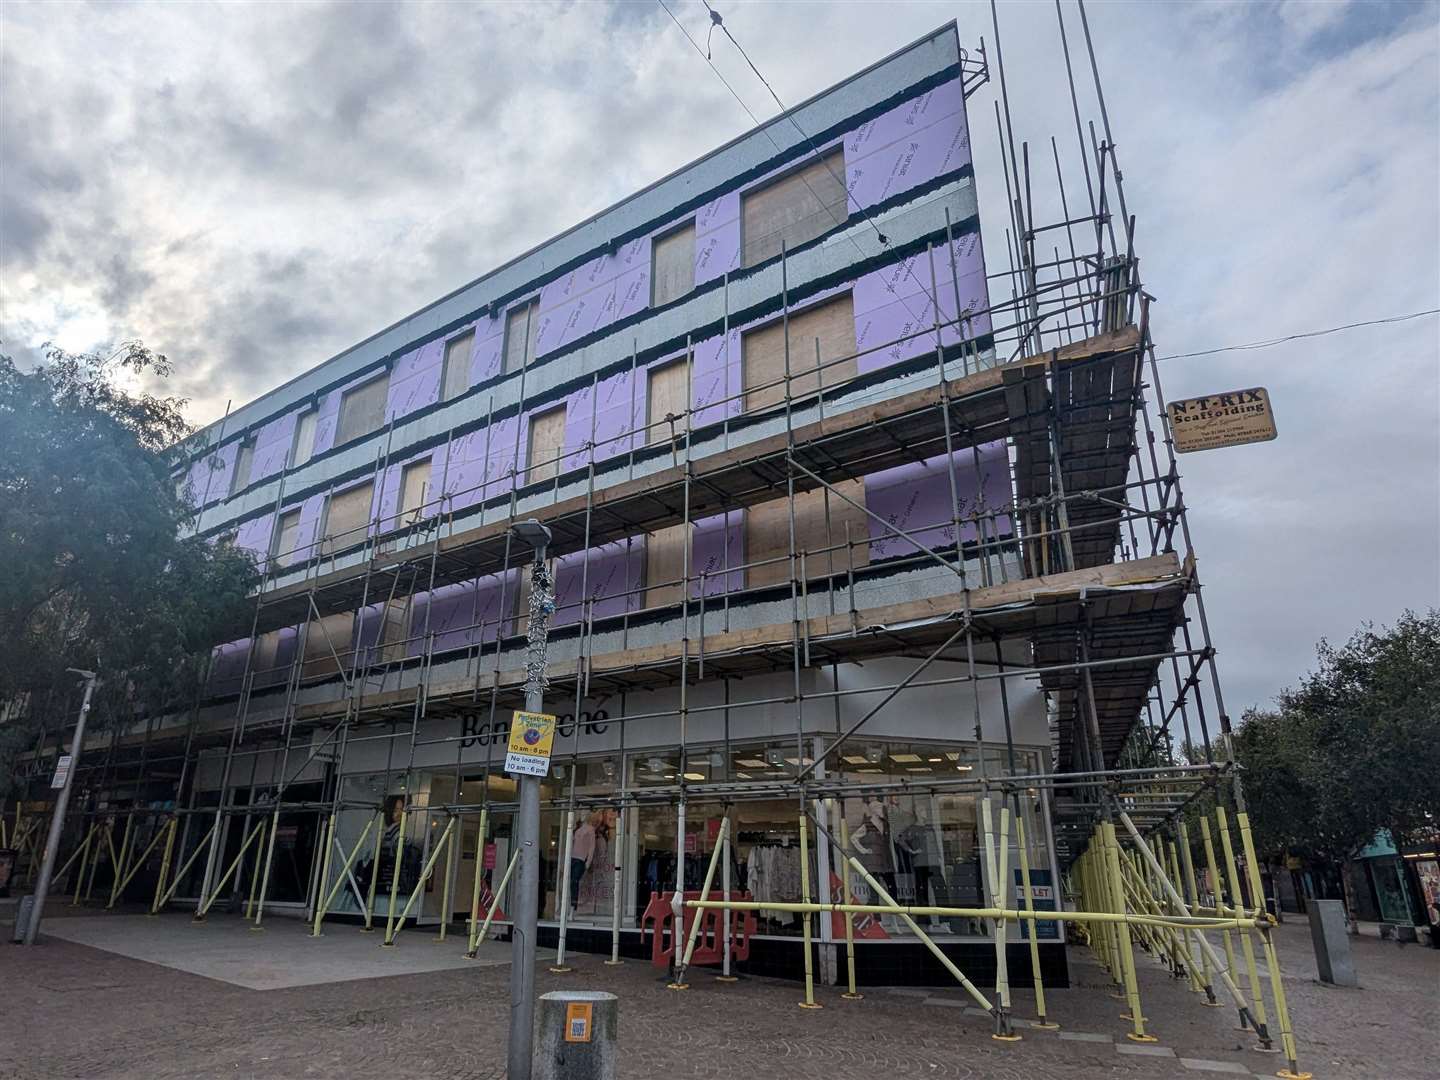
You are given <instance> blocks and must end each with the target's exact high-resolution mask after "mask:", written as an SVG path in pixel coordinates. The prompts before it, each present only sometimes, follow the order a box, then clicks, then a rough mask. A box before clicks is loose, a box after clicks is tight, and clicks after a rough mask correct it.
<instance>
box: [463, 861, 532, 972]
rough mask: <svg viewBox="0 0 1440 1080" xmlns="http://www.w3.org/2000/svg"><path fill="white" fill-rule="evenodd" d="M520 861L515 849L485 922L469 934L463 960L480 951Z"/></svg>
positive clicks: (472, 957) (472, 956)
mask: <svg viewBox="0 0 1440 1080" xmlns="http://www.w3.org/2000/svg"><path fill="white" fill-rule="evenodd" d="M519 861H520V849H519V848H516V849H515V853H514V854H513V855H511V856H510V863H509V865H507V866H506V867H505V873H504V874H503V875H502V876H501V878H500V886H499V888H497V889H496V890H495V895H494V898H493V899H492V900H491V901H490V911H489V913H488V914H487V915H486V916H485V922H484V924H482V925H481V927H480V929H479V930H478V931H472V932H471V934H470V947H469V948H467V949H466V950H465V959H467V960H474V959H475V954H476V953H478V952H479V951H480V942H481V941H482V940H483V939H484V937H485V935H486V934H488V933H489V932H490V923H491V921H492V920H493V919H494V918H495V913H496V912H497V911H499V910H500V897H502V896H504V895H505V886H507V885H509V884H510V875H511V874H513V873H514V872H515V865H516V864H517V863H518V862H519Z"/></svg>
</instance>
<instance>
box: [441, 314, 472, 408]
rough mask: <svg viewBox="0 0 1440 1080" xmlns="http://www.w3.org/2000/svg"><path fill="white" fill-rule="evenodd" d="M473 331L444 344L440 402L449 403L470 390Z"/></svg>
mask: <svg viewBox="0 0 1440 1080" xmlns="http://www.w3.org/2000/svg"><path fill="white" fill-rule="evenodd" d="M474 344H475V331H474V330H471V331H470V332H469V333H466V334H461V335H460V336H459V337H457V338H455V339H454V340H453V341H448V342H446V343H445V371H444V373H443V374H442V375H441V377H440V400H441V401H450V400H451V399H452V398H457V397H459V396H460V395H461V394H463V393H464V392H465V391H466V390H468V389H470V350H471V348H472V347H473V346H474Z"/></svg>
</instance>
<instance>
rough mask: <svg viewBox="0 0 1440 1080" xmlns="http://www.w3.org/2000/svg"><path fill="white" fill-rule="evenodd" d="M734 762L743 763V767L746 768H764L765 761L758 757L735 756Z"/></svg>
mask: <svg viewBox="0 0 1440 1080" xmlns="http://www.w3.org/2000/svg"><path fill="white" fill-rule="evenodd" d="M735 764H736V765H743V766H745V768H747V769H763V768H765V762H763V761H760V760H759V759H758V758H736V759H735Z"/></svg>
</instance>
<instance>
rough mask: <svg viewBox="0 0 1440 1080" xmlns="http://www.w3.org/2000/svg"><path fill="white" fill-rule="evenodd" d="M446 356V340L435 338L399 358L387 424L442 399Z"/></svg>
mask: <svg viewBox="0 0 1440 1080" xmlns="http://www.w3.org/2000/svg"><path fill="white" fill-rule="evenodd" d="M444 358H445V342H443V341H431V342H428V343H426V344H424V345H422V346H420V348H418V349H412V350H411V351H410V352H408V353H406V354H405V355H404V356H402V357H400V359H399V360H397V361H395V366H394V367H393V368H392V369H391V371H390V388H389V392H388V395H387V397H386V401H385V422H386V423H389V422H390V421H391V420H393V419H396V418H397V417H402V416H407V415H409V414H410V413H412V412H414V411H415V410H416V409H423V408H424V407H425V406H426V405H433V404H434V403H435V402H437V401H439V400H440V368H441V365H442V363H443V362H444Z"/></svg>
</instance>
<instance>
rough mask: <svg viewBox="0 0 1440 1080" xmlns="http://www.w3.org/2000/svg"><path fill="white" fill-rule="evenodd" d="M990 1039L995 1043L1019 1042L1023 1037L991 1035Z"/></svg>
mask: <svg viewBox="0 0 1440 1080" xmlns="http://www.w3.org/2000/svg"><path fill="white" fill-rule="evenodd" d="M990 1037H991V1038H992V1039H994V1040H995V1041H996V1042H1019V1041H1020V1040H1021V1039H1023V1038H1025V1036H1024V1035H991V1036H990Z"/></svg>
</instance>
